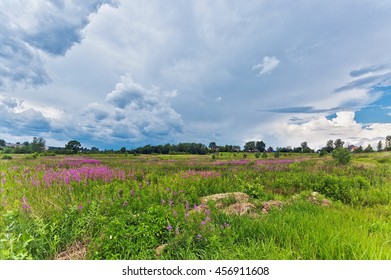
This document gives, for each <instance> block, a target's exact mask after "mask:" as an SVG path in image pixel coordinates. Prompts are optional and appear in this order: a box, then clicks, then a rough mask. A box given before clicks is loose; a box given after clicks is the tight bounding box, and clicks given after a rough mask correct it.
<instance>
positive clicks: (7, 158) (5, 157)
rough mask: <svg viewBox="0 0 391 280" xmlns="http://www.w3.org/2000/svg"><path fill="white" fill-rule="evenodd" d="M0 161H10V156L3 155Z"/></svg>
mask: <svg viewBox="0 0 391 280" xmlns="http://www.w3.org/2000/svg"><path fill="white" fill-rule="evenodd" d="M1 159H4V160H11V159H12V157H11V156H10V155H3V157H2V158H1Z"/></svg>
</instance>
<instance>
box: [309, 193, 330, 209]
mask: <svg viewBox="0 0 391 280" xmlns="http://www.w3.org/2000/svg"><path fill="white" fill-rule="evenodd" d="M307 199H308V201H310V202H311V203H312V204H315V205H320V206H324V207H329V206H330V205H331V201H330V200H328V199H326V198H322V197H320V195H319V193H318V192H312V194H311V195H309V196H308V197H307Z"/></svg>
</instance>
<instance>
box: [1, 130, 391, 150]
mask: <svg viewBox="0 0 391 280" xmlns="http://www.w3.org/2000/svg"><path fill="white" fill-rule="evenodd" d="M344 145H345V142H344V141H342V140H341V139H336V140H328V141H327V142H326V145H325V146H324V147H322V148H321V149H318V150H317V151H315V150H314V149H311V148H310V147H309V146H308V143H307V142H306V141H304V142H302V143H301V144H300V146H298V147H291V146H286V147H277V148H276V149H273V147H271V146H269V147H268V148H266V147H267V145H266V143H265V142H264V141H263V140H259V141H248V142H246V143H245V144H244V146H243V150H242V149H241V147H240V146H237V145H223V146H221V145H217V144H216V142H210V143H209V145H208V146H206V145H205V144H202V143H179V144H168V143H167V144H165V145H149V144H148V145H145V146H143V147H138V148H133V149H130V150H128V149H127V148H126V147H122V148H120V149H118V150H114V149H111V150H104V151H101V150H99V148H96V147H92V148H90V149H89V148H84V147H82V145H81V143H80V142H79V141H77V140H71V141H69V142H68V143H67V144H66V145H65V146H64V147H47V146H46V141H45V139H43V138H42V137H34V138H33V139H32V141H31V142H23V143H20V142H17V143H15V144H10V143H7V142H6V141H5V140H4V139H0V153H3V154H28V153H46V154H76V153H84V154H89V153H122V154H200V155H204V154H208V153H216V152H242V151H243V152H250V153H266V152H270V153H272V152H277V153H280V152H282V153H319V154H320V155H325V154H331V153H332V152H333V151H334V150H336V149H340V148H344ZM345 149H348V150H349V151H350V152H353V153H363V152H374V151H375V149H374V148H373V147H371V145H368V146H367V147H366V148H363V147H362V146H358V147H357V146H354V145H350V146H349V147H347V148H345ZM376 150H377V151H379V152H380V151H391V135H388V136H386V138H385V140H384V143H383V141H379V142H378V144H377V147H376Z"/></svg>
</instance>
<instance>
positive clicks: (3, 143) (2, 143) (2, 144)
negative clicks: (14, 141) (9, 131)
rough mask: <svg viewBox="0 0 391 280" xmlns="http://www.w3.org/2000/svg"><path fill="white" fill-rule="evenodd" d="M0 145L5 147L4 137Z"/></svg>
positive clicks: (0, 140)
mask: <svg viewBox="0 0 391 280" xmlns="http://www.w3.org/2000/svg"><path fill="white" fill-rule="evenodd" d="M0 147H5V140H4V139H0Z"/></svg>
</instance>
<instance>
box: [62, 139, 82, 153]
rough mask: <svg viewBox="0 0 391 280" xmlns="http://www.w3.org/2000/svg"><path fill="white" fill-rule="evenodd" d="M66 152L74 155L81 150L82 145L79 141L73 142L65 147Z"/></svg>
mask: <svg viewBox="0 0 391 280" xmlns="http://www.w3.org/2000/svg"><path fill="white" fill-rule="evenodd" d="M65 150H68V151H70V152H72V153H74V154H76V153H77V152H78V151H80V150H81V144H80V142H79V141H76V140H71V141H69V142H68V143H67V144H66V145H65Z"/></svg>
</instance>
